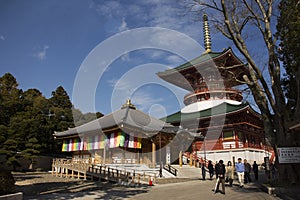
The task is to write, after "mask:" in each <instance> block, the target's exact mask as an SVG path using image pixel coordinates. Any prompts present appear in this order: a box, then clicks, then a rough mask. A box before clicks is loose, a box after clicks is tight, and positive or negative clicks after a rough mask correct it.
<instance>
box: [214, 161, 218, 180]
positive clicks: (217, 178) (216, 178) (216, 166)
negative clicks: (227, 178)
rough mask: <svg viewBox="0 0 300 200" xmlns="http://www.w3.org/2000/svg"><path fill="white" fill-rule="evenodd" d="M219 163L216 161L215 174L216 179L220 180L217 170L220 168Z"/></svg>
mask: <svg viewBox="0 0 300 200" xmlns="http://www.w3.org/2000/svg"><path fill="white" fill-rule="evenodd" d="M217 164H218V161H216V164H215V173H216V179H218V172H217V170H216V167H218V165H217Z"/></svg>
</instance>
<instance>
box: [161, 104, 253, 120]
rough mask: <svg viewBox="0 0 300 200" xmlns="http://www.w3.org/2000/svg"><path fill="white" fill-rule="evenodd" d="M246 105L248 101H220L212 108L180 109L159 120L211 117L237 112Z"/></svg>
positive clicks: (247, 105)
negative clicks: (231, 102)
mask: <svg viewBox="0 0 300 200" xmlns="http://www.w3.org/2000/svg"><path fill="white" fill-rule="evenodd" d="M247 107H250V106H249V104H248V103H242V104H240V105H232V104H228V103H222V104H220V105H218V106H215V107H213V108H209V109H206V110H202V111H198V112H192V113H181V111H179V112H176V113H174V114H171V115H169V116H167V117H164V118H162V119H161V120H163V121H166V122H167V123H174V122H181V121H188V120H194V119H197V118H205V117H211V116H216V115H224V114H229V113H232V112H237V111H240V110H243V109H245V108H247Z"/></svg>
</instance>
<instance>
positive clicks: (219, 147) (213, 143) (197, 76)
mask: <svg viewBox="0 0 300 200" xmlns="http://www.w3.org/2000/svg"><path fill="white" fill-rule="evenodd" d="M203 29H204V45H205V52H204V53H202V54H201V55H200V56H198V57H197V58H195V59H193V60H191V61H189V62H187V63H184V64H182V65H180V66H178V67H176V68H174V69H169V70H166V71H163V72H158V73H157V75H158V76H159V77H160V78H162V79H163V80H165V81H167V82H169V83H172V84H174V85H176V86H178V87H181V88H183V89H186V90H188V91H189V93H188V94H187V95H185V97H184V99H183V102H184V104H185V107H184V108H182V109H181V111H178V112H177V113H174V114H171V115H169V116H167V117H165V118H164V120H165V121H166V122H168V123H171V124H173V125H175V126H180V127H182V128H183V129H187V130H189V131H191V132H194V133H196V134H199V135H202V136H204V138H205V139H204V140H202V141H194V142H193V144H192V145H191V147H190V149H189V150H187V151H188V152H189V153H193V155H195V156H196V155H197V156H196V157H197V159H200V160H201V159H205V160H212V161H216V160H219V159H223V160H224V161H225V162H227V161H228V160H232V159H233V158H237V157H241V158H243V159H247V160H248V161H249V162H251V163H252V162H253V161H254V160H255V161H257V162H258V163H263V161H264V157H265V156H269V155H270V152H269V151H268V148H267V147H266V145H265V134H264V131H263V123H262V121H261V116H260V114H259V113H257V112H256V111H254V110H253V109H252V108H251V107H250V105H249V104H248V103H244V102H242V100H243V95H242V92H241V91H240V90H238V89H237V88H236V87H237V86H240V85H242V84H244V81H243V76H244V75H247V73H249V71H248V67H247V64H245V63H243V62H242V61H241V60H240V59H239V58H238V57H237V56H236V55H235V54H234V53H233V51H232V49H231V48H228V49H225V50H223V51H221V52H213V51H211V39H210V33H209V25H208V19H207V16H206V15H204V17H203Z"/></svg>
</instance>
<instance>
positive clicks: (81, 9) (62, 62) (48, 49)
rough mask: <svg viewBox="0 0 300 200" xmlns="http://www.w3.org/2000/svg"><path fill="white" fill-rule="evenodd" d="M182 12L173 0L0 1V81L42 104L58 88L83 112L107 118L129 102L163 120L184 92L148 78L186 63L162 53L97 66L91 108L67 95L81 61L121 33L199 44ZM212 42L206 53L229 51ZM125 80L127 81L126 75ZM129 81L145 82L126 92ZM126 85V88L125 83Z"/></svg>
mask: <svg viewBox="0 0 300 200" xmlns="http://www.w3.org/2000/svg"><path fill="white" fill-rule="evenodd" d="M183 13H184V10H183V9H182V7H181V6H180V5H179V4H178V2H177V1H173V0H143V1H133V0H129V1H112V0H111V1H100V0H99V1H98V0H94V1H91V0H86V1H84V0H64V1H61V0H51V1H50V0H44V1H40V0H27V1H21V0H0V76H3V75H4V74H5V73H7V72H9V73H11V74H13V75H14V76H15V77H16V79H17V81H18V83H19V88H21V89H23V90H24V91H25V90H27V89H29V88H37V89H39V90H40V91H41V92H42V93H43V94H44V95H45V96H46V97H50V96H51V92H52V91H54V90H55V89H56V88H57V87H58V86H60V85H61V86H63V87H64V88H65V89H66V90H67V92H68V94H69V96H70V97H71V100H72V102H73V103H75V106H76V107H77V108H79V109H81V110H82V111H83V112H88V111H91V112H95V111H100V112H102V113H104V114H108V113H110V112H111V111H113V110H116V109H118V108H119V107H120V106H121V105H122V104H123V103H124V102H125V100H126V98H132V101H133V103H134V104H135V105H136V106H137V108H138V109H141V110H143V111H144V112H146V113H150V114H151V115H154V116H156V117H161V116H164V115H165V114H171V113H173V112H176V111H178V110H180V109H181V108H182V106H183V105H182V101H183V99H182V98H183V96H184V95H185V94H186V93H187V91H183V90H179V89H178V88H177V89H176V88H175V87H172V86H170V85H167V84H166V83H162V82H163V81H161V80H160V79H159V78H158V77H157V76H156V74H155V73H156V72H158V71H163V70H165V69H167V68H173V67H176V66H178V65H180V64H182V63H184V62H185V61H186V60H185V59H184V58H182V57H180V56H178V55H175V54H174V52H167V51H165V50H163V49H151V48H150V49H149V48H144V49H143V48H138V49H136V50H134V51H130V52H125V51H124V54H122V55H121V56H120V57H118V58H116V59H114V60H113V61H112V62H111V63H110V64H109V65H105V66H106V68H105V69H103V71H102V72H101V77H98V78H99V80H98V82H97V83H96V85H97V87H96V90H95V91H94V96H93V98H94V102H95V105H84V103H82V102H81V103H78V104H76V102H77V101H76V99H74V97H73V93H74V85H76V84H75V83H76V79H77V78H78V74H79V73H80V72H81V71H80V69H81V70H84V67H83V66H82V65H83V63H84V61H85V59H86V58H87V57H88V56H89V55H90V54H91V52H93V50H95V49H97V47H99V44H100V46H101V43H103V42H104V41H110V38H115V37H116V34H117V35H118V34H119V35H120V34H122V33H123V31H125V32H126V31H127V32H128V31H131V30H134V29H136V28H142V27H161V28H166V29H170V30H175V31H178V32H180V33H183V34H186V35H187V36H189V37H191V38H192V39H194V40H195V41H197V42H199V44H201V45H202V41H203V37H202V36H203V35H202V23H201V22H199V21H194V20H193V19H192V18H191V16H189V15H183ZM134 39H135V38H132V41H134ZM171 39H172V35H169V34H166V35H162V36H161V37H160V38H159V41H160V42H163V41H168V40H170V41H171V42H173V43H174V41H173V40H171ZM146 40H147V39H146ZM124 43H125V42H124ZM212 43H213V45H212V49H213V51H222V50H223V48H227V47H228V46H230V45H231V43H230V42H229V41H227V40H226V39H225V38H224V37H223V36H221V34H215V33H214V34H212ZM129 44H130V42H129ZM183 44H184V43H183ZM174 45H176V43H174ZM180 45H182V44H181V43H180V44H179V45H178V46H180ZM123 46H124V44H123V43H122V42H120V43H112V45H111V46H110V48H109V49H108V50H107V51H111V52H115V50H116V51H117V50H118V49H120V48H121V47H123ZM94 52H95V51H94ZM235 52H236V51H235ZM201 53H202V52H201V51H199V52H193V53H191V55H200V54H201ZM236 54H237V55H239V54H238V53H237V52H236ZM101 60H102V57H101V55H99V59H98V60H96V61H95V63H94V64H95V65H99V66H100V65H101ZM89 73H92V72H91V71H89ZM130 73H133V74H132V75H131V76H129V75H128V74H130ZM149 77H150V78H149ZM148 78H149V79H148ZM135 79H142V80H145V79H147V81H149V82H142V83H141V84H140V85H138V86H135V89H134V90H131V89H130V88H129V86H130V84H132V82H137V81H135ZM120 80H122V81H120ZM129 80H130V81H131V83H129V82H126V81H129ZM165 84H166V85H165ZM86 87H89V86H88V85H86ZM75 90H76V89H75ZM121 93H122V95H121ZM83 95H84V94H83ZM86 98H88V97H86Z"/></svg>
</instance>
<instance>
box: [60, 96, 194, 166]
mask: <svg viewBox="0 0 300 200" xmlns="http://www.w3.org/2000/svg"><path fill="white" fill-rule="evenodd" d="M54 137H55V138H56V139H58V140H62V141H63V144H62V151H63V152H71V153H72V162H76V161H80V162H85V163H92V164H146V165H148V166H150V167H157V165H158V164H159V163H169V164H171V153H170V152H176V151H177V148H175V147H176V146H178V143H179V142H181V141H182V140H190V141H191V142H192V140H193V139H194V138H193V137H192V136H191V135H190V133H189V132H188V131H184V130H179V129H178V127H175V126H173V125H171V124H169V123H166V122H164V121H161V120H159V119H156V118H154V117H151V116H149V115H147V114H145V113H143V112H141V111H139V110H137V109H136V108H135V106H134V105H133V104H132V103H131V101H130V100H127V102H126V103H125V104H124V105H123V106H122V107H121V109H119V110H117V111H115V112H113V113H111V114H108V115H105V116H103V117H101V118H99V119H95V120H94V121H91V122H89V123H86V124H84V125H81V126H78V127H75V128H70V129H69V130H66V131H63V132H55V134H54ZM170 141H172V143H173V144H174V145H173V149H170V148H172V147H170V145H169V144H170V143H171V142H170ZM176 142H177V143H176ZM167 145H168V148H166V147H167ZM174 146H175V147H174ZM166 149H167V150H166ZM175 156H177V157H178V152H177V153H176V155H175Z"/></svg>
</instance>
